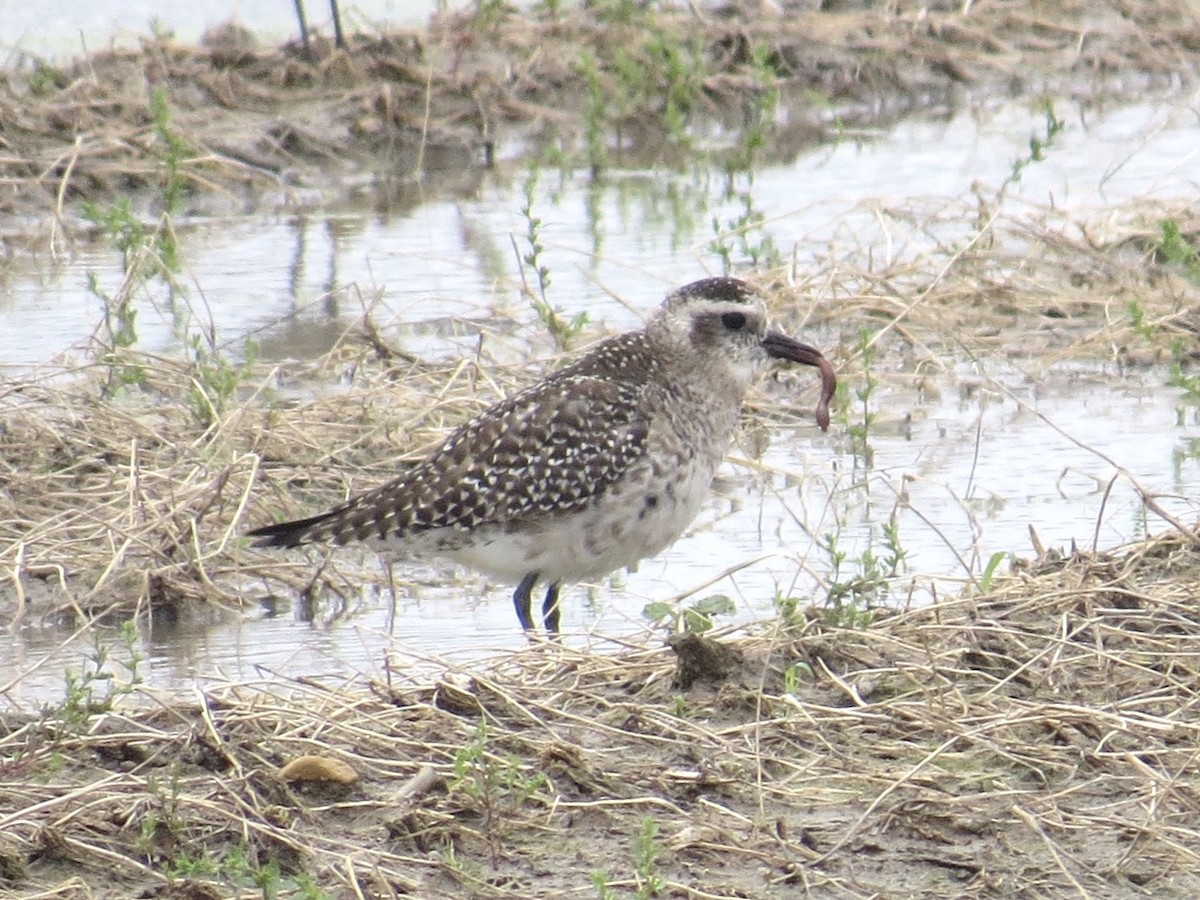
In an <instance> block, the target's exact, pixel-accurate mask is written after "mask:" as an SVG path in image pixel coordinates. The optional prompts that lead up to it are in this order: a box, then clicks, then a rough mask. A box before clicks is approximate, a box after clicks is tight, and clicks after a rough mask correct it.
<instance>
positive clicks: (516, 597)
mask: <svg viewBox="0 0 1200 900" xmlns="http://www.w3.org/2000/svg"><path fill="white" fill-rule="evenodd" d="M537 580H538V573H537V572H530V573H529V574H528V575H526V576H525V577H524V578H522V579H521V583H520V584H518V585H517V589H516V590H515V591H513V606H515V607H516V608H517V618H518V619H520V620H521V627H522V628H524V629H525V630H526V631H533V615H532V614H531V613H530V611H529V605H530V600H529V595H530V594H532V593H533V585H534V583H535V582H536V581H537Z"/></svg>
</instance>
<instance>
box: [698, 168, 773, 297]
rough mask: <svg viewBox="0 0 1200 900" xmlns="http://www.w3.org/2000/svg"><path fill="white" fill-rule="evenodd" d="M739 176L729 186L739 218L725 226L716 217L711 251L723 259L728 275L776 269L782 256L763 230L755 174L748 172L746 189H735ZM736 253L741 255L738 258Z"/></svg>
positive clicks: (730, 197) (722, 263) (730, 180)
mask: <svg viewBox="0 0 1200 900" xmlns="http://www.w3.org/2000/svg"><path fill="white" fill-rule="evenodd" d="M738 177H739V176H738V175H737V174H736V173H729V182H728V184H727V186H726V191H725V193H726V199H733V200H735V201H736V202H737V203H738V204H739V205H740V209H739V210H738V213H737V215H735V216H734V217H733V218H731V219H729V220H727V221H726V222H724V223H722V222H721V220H720V218H719V217H717V216H714V217H713V220H712V227H713V234H714V235H715V236H714V238H713V240H712V242H711V243H710V244H709V248H710V249H711V250H712V251H713V252H714V253H716V254H717V256H719V257H720V258H721V266H722V269H723V270H724V271H725V272H726V273H727V274H728V273H729V272H732V271H733V270H734V269H735V268H737V267H740V266H743V265H744V266H748V267H750V268H775V267H777V266H780V265H782V264H783V254H781V253H780V252H779V247H778V246H777V245H776V244H775V239H774V238H773V237H772V236H771V234H770V232H768V231H767V230H766V229H765V228H763V222H764V217H763V214H762V213H761V212H759V210H758V209H756V208H755V206H754V191H753V187H754V175H753V174H752V173H746V174H745V176H744V177H745V178H746V186H745V189H744V190H740V191H738V190H736V189H735V187H734V185H735V183H736V182H737V180H738ZM735 253H736V254H740V255H737V256H736V258H735Z"/></svg>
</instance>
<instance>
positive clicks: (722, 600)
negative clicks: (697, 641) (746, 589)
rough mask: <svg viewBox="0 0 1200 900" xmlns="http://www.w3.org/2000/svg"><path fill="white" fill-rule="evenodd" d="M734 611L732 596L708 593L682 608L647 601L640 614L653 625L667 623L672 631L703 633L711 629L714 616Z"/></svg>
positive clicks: (727, 614)
mask: <svg viewBox="0 0 1200 900" xmlns="http://www.w3.org/2000/svg"><path fill="white" fill-rule="evenodd" d="M735 612H737V605H736V604H735V603H734V602H733V600H732V598H730V597H728V596H726V595H725V594H710V595H709V596H707V597H702V598H701V599H699V600H697V601H696V602H695V603H693V604H692V605H691V606H685V607H683V608H682V609H680V608H679V607H678V606H675V605H674V604H671V603H663V602H662V601H655V602H653V603H647V604H646V606H645V607H644V608H643V609H642V616H643V617H644V618H646V619H648V620H649V621H651V622H653V623H654V624H655V625H662V624H668V625H669V628H670V630H671V632H672V633H677V632H687V633H690V634H704V632H706V631H710V630H711V629H712V627H713V617H714V616H729V615H733V614H734V613H735Z"/></svg>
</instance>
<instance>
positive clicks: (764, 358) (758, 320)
mask: <svg viewBox="0 0 1200 900" xmlns="http://www.w3.org/2000/svg"><path fill="white" fill-rule="evenodd" d="M647 327H648V330H649V331H651V332H654V333H656V337H657V339H658V340H660V341H663V342H664V343H666V344H668V345H669V346H670V347H671V348H672V353H673V354H674V355H675V356H676V358H678V359H681V360H686V361H687V364H689V365H693V366H699V367H703V368H705V369H707V370H709V371H711V372H712V373H713V374H714V375H716V374H717V373H722V374H724V375H725V376H726V377H728V378H730V379H732V381H733V382H734V384H735V385H736V388H737V389H738V390H740V391H741V392H745V390H746V388H748V387H749V385H750V383H751V381H752V380H753V379H754V378H755V376H756V375H758V373H759V372H761V371H762V370H763V369H764V368H766V367H767V365H769V364H770V363H771V362H772V361H774V360H778V359H786V360H791V361H792V362H798V363H802V364H803V365H806V366H815V367H816V368H818V369H820V371H821V398H820V401H819V403H818V404H817V411H816V417H817V424H819V425H820V426H821V429H822V430H825V429H827V428H828V427H829V401H830V400H831V399H832V398H833V392H834V390H835V388H836V387H837V379H836V377H835V375H834V372H833V366H831V365H830V364H829V361H828V360H826V359H825V357H824V356H822V355H821V352H820V351H819V350H817V349H816V348H815V347H810V346H809V345H808V344H802V343H800V342H799V341H797V340H794V339H792V338H790V337H788V336H787V335H785V334H783V333H781V332H778V331H770V330H768V328H767V306H766V302H765V301H764V299H763V296H762V294H760V293H759V292H758V291H757V290H755V289H754V288H753V287H752V286H750V285H749V284H747V283H746V282H744V281H741V280H740V279H737V278H705V279H703V280H701V281H694V282H692V283H691V284H687V285H684V286H683V287H681V288H679V289H678V290H675V291H673V292H672V293H671V294H669V295H668V296H667V299H666V300H665V301H664V302H663V305H662V308H661V309H660V310H659V311H658V313H657V314H656V315H655V317H654V318H653V319H652V320H651V322H650V324H649V325H648V326H647Z"/></svg>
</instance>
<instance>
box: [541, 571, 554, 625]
mask: <svg viewBox="0 0 1200 900" xmlns="http://www.w3.org/2000/svg"><path fill="white" fill-rule="evenodd" d="M542 621H543V622H545V623H546V634H558V583H557V582H556V583H554V584H552V585H550V587H548V588H546V602H544V603H543V604H542Z"/></svg>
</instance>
